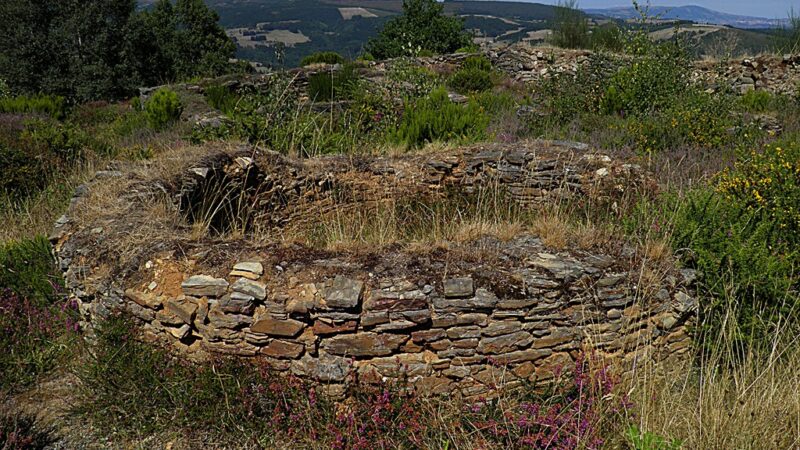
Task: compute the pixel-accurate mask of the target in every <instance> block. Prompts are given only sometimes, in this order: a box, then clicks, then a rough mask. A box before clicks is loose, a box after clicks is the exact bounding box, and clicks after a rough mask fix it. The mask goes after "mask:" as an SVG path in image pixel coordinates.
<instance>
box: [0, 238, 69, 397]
mask: <svg viewBox="0 0 800 450" xmlns="http://www.w3.org/2000/svg"><path fill="white" fill-rule="evenodd" d="M60 278H61V277H60V276H59V275H58V274H57V269H56V267H55V264H54V261H53V258H52V256H51V254H50V243H49V242H48V241H47V239H46V238H44V237H36V238H34V239H30V240H24V241H20V242H7V243H4V244H0V348H2V349H3V351H2V352H0V393H2V392H6V391H14V390H16V389H19V388H23V387H25V386H28V385H30V384H31V383H33V382H34V381H36V380H37V379H38V377H40V376H41V375H43V374H45V373H47V372H48V371H50V370H51V369H53V368H54V367H56V366H57V364H58V363H59V362H61V361H62V360H63V358H64V357H65V355H66V354H67V353H68V352H69V349H70V347H69V346H68V345H66V343H67V341H68V340H70V339H72V338H74V337H75V334H74V333H75V331H77V313H76V304H75V303H74V302H70V301H68V300H66V299H64V298H63V297H60V296H59V295H58V294H59V292H60V287H59V284H60Z"/></svg>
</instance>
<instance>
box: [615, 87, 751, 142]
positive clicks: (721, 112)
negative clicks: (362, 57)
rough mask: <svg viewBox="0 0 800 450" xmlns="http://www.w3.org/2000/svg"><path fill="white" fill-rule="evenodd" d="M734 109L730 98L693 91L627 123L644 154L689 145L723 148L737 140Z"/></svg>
mask: <svg viewBox="0 0 800 450" xmlns="http://www.w3.org/2000/svg"><path fill="white" fill-rule="evenodd" d="M732 108H733V102H732V101H731V99H730V98H729V97H726V96H724V95H711V94H707V93H705V92H702V91H698V90H695V89H689V90H688V91H687V92H686V93H685V94H683V95H680V96H676V97H675V101H674V103H673V104H671V105H668V106H666V107H665V108H664V109H663V110H661V111H653V112H650V113H649V114H645V115H640V116H637V117H635V118H632V119H630V120H628V121H626V123H627V131H628V133H629V134H630V137H631V141H632V142H633V143H634V145H635V147H636V150H638V151H639V152H641V153H650V152H654V151H663V150H667V149H671V148H681V147H687V146H688V147H692V148H698V149H708V150H712V149H719V148H722V147H727V146H729V145H731V144H732V143H733V141H734V140H735V138H736V136H735V135H734V134H733V133H732V132H731V129H732V128H733V126H734V124H735V123H734V117H733V114H732Z"/></svg>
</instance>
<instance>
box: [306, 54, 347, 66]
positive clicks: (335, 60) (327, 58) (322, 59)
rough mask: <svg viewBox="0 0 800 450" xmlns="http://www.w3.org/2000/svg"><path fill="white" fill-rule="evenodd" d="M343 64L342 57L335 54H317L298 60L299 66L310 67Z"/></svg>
mask: <svg viewBox="0 0 800 450" xmlns="http://www.w3.org/2000/svg"><path fill="white" fill-rule="evenodd" d="M344 62H345V59H344V57H343V56H342V55H340V54H338V53H336V52H317V53H313V54H311V55H308V56H306V57H305V58H303V59H302V60H300V66H310V65H311V64H343V63H344Z"/></svg>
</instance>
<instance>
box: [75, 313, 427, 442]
mask: <svg viewBox="0 0 800 450" xmlns="http://www.w3.org/2000/svg"><path fill="white" fill-rule="evenodd" d="M94 354H95V357H94V358H93V359H91V360H90V361H88V364H86V365H84V366H83V367H82V368H81V369H80V370H79V375H80V377H81V378H82V379H83V380H84V383H83V386H84V387H85V391H84V395H85V402H84V403H83V405H82V406H80V407H79V408H78V412H81V413H84V414H88V415H89V416H90V417H91V418H92V419H93V423H94V424H95V425H97V426H99V427H100V429H101V430H102V431H104V432H109V433H110V432H113V433H119V434H122V435H133V434H135V435H148V434H151V433H158V432H162V431H169V430H175V429H181V430H185V431H190V432H194V433H198V432H201V433H203V434H204V436H209V435H210V436H211V437H212V438H214V439H223V440H224V439H235V445H236V446H243V445H248V444H249V445H252V446H258V447H262V448H270V447H274V446H275V445H277V444H278V443H280V444H282V445H286V444H287V443H289V444H291V445H292V446H302V445H304V444H305V445H308V444H309V443H314V444H315V445H321V446H324V447H327V448H338V449H365V450H366V449H371V448H376V447H377V448H419V447H420V446H421V445H420V443H421V440H422V438H423V435H422V434H421V433H422V432H423V431H424V425H423V422H422V420H421V418H420V417H421V416H420V411H421V408H420V407H419V401H418V399H417V398H416V397H414V396H412V395H411V394H410V393H409V392H408V391H403V390H402V389H399V388H398V387H395V386H391V385H385V386H378V387H375V388H369V387H362V388H359V389H358V390H356V391H354V392H352V393H351V395H352V397H351V400H349V401H347V402H346V403H338V404H337V403H334V402H333V401H332V400H331V399H329V398H328V397H325V396H324V395H321V394H318V391H317V390H318V389H319V388H320V387H319V386H318V385H316V386H315V385H313V384H310V383H309V382H306V381H302V380H300V379H298V378H296V377H292V376H288V377H285V376H279V375H277V374H275V373H274V372H272V371H271V370H270V369H269V368H268V367H267V366H266V365H259V364H258V363H257V361H243V360H242V359H233V360H228V359H217V360H211V361H209V362H205V363H202V364H194V363H191V362H187V361H186V360H185V359H182V358H174V357H172V356H171V355H170V354H169V353H168V352H167V351H166V350H165V349H161V348H158V347H156V346H154V345H153V344H148V343H144V342H141V341H139V340H138V331H137V330H136V328H134V327H133V326H132V325H131V324H130V323H129V322H127V321H125V320H124V319H122V318H119V317H112V318H111V319H110V320H109V321H107V322H106V323H104V324H102V325H101V326H100V327H99V328H98V330H97V347H96V349H95V352H94ZM161 417H170V420H169V421H164V420H159V418H161ZM231 444H233V442H231Z"/></svg>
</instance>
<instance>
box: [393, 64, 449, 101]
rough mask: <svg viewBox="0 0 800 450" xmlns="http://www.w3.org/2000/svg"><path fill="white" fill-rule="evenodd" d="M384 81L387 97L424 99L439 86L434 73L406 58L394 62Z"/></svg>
mask: <svg viewBox="0 0 800 450" xmlns="http://www.w3.org/2000/svg"><path fill="white" fill-rule="evenodd" d="M386 79H387V80H388V83H387V85H388V90H389V95H388V96H389V97H394V96H396V97H401V98H405V97H413V98H418V97H424V96H426V95H428V94H430V92H431V91H432V90H433V89H435V88H436V87H437V86H439V85H440V84H441V80H440V79H439V77H438V76H437V74H436V73H434V72H433V71H431V70H430V69H428V68H427V67H424V66H420V65H418V64H417V63H416V62H415V61H414V60H411V59H408V58H398V59H396V60H394V61H393V62H392V64H391V65H390V66H389V68H388V70H387V73H386Z"/></svg>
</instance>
